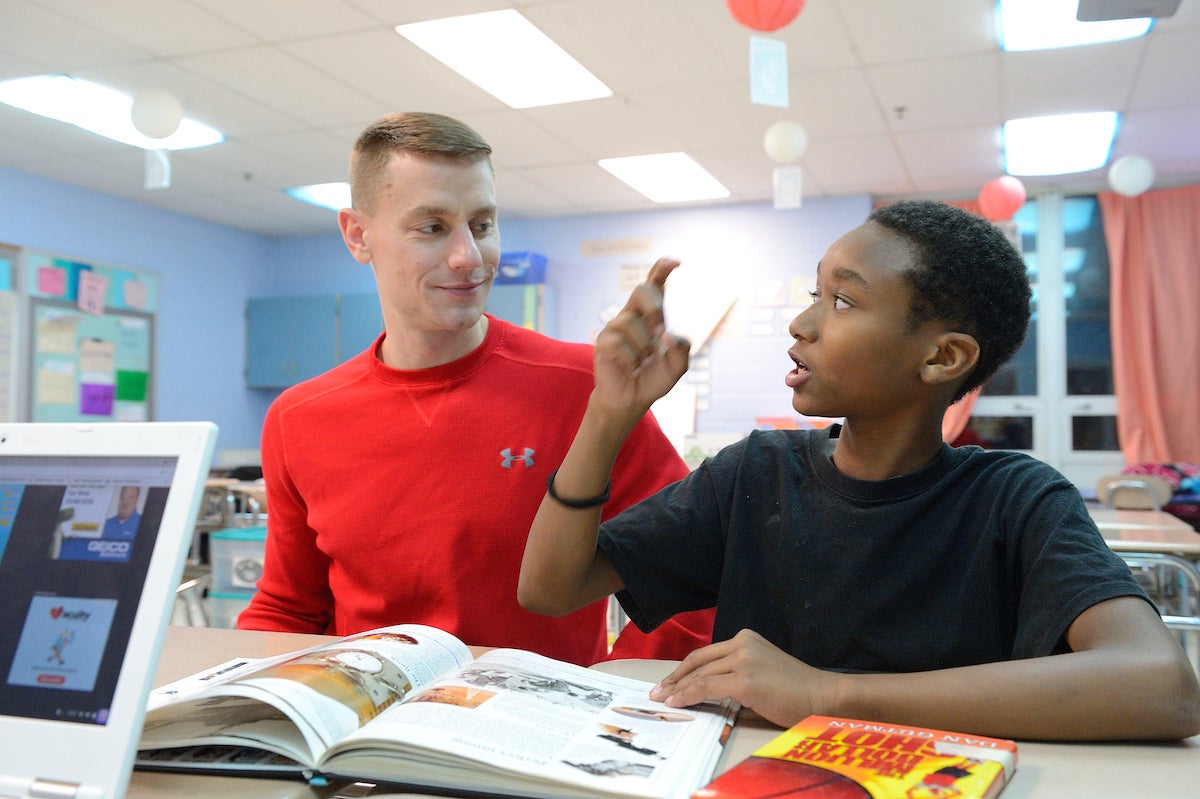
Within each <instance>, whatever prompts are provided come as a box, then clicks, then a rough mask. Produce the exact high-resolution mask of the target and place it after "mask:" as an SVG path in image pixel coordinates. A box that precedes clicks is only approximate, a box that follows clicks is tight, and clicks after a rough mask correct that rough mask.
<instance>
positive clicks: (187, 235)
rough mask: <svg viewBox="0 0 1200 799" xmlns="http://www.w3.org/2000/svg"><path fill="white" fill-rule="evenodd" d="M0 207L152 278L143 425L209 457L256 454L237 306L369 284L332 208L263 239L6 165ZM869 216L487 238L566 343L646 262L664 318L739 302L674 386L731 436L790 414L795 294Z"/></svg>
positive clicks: (855, 210) (36, 229)
mask: <svg viewBox="0 0 1200 799" xmlns="http://www.w3.org/2000/svg"><path fill="white" fill-rule="evenodd" d="M0 208H3V209H4V213H3V214H0V241H4V242H7V243H11V244H16V245H18V246H20V247H26V248H30V249H37V250H44V251H49V252H53V253H56V254H62V255H65V256H69V257H74V258H77V259H79V260H82V261H88V260H93V261H103V262H109V263H114V264H122V265H127V266H130V267H134V268H139V269H149V270H153V271H155V272H157V273H158V274H159V276H160V281H161V283H160V287H161V294H160V307H159V311H158V319H157V328H156V332H157V342H156V343H157V360H156V364H155V366H156V379H155V410H156V418H158V419H162V420H184V419H211V420H213V421H215V422H216V423H217V424H218V425H219V427H220V428H221V435H220V439H219V441H218V448H219V449H255V448H257V446H258V436H259V429H260V426H261V423H262V418H263V414H264V413H265V411H266V407H267V405H268V404H269V402H270V401H271V399H273V398H274V392H263V391H253V390H248V389H246V388H245V382H244V375H243V368H244V363H243V361H244V358H245V355H244V337H245V318H244V307H245V302H246V299H247V298H249V297H258V296H278V295H309V294H330V293H364V292H373V291H374V288H375V284H374V279H373V277H372V275H371V269H370V267H369V266H364V265H361V264H358V263H357V262H355V261H354V259H353V258H351V257H350V255H349V253H348V252H347V251H346V248H345V245H344V244H343V243H342V240H341V236H340V235H339V234H338V233H337V221H336V217H335V215H334V214H333V213H332V212H331V213H330V215H329V230H330V233H329V235H324V236H307V237H290V238H279V239H273V238H269V237H265V236H258V235H255V234H252V233H247V232H244V231H239V230H235V229H233V228H228V227H225V226H222V225H217V224H214V223H210V222H205V221H201V220H197V219H194V218H191V217H187V216H183V215H180V214H174V213H170V212H167V211H163V210H160V209H157V208H154V207H151V206H147V205H142V204H139V203H135V202H132V201H128V200H123V199H118V198H114V197H110V196H108V195H104V194H100V193H98V192H93V191H88V190H85V189H80V188H76V187H73V186H69V185H66V184H63V183H58V182H56V181H51V180H46V179H43V178H38V177H34V176H31V175H28V174H25V173H22V172H19V171H16V170H11V169H5V168H0ZM870 208H871V201H870V198H869V197H868V196H866V195H859V196H853V197H840V198H831V199H822V200H810V201H806V203H805V205H804V207H803V208H801V209H799V210H793V211H775V210H774V209H772V208H771V207H770V206H769V205H736V206H720V207H708V208H702V207H679V208H672V209H668V210H660V211H653V212H647V213H636V214H607V215H594V216H581V217H556V218H551V219H510V218H505V217H502V218H501V233H502V239H503V245H504V249H505V250H506V251H514V250H534V251H536V252H539V253H542V254H544V255H545V256H547V259H548V266H547V270H546V281H547V284H548V286H550V287H551V290H553V291H555V292H556V293H557V297H558V304H557V305H558V313H559V318H558V320H557V321H558V326H557V329H558V333H559V335H560V336H561V337H562V338H565V339H568V340H574V341H586V340H589V339H590V338H591V336H592V334H593V333H594V332H595V330H597V329H598V328H599V327H600V326H601V325H602V324H603V320H604V319H605V317H606V316H607V315H608V314H610V313H612V312H613V311H614V310H615V309H616V308H619V307H620V305H621V304H622V303H623V302H624V300H625V297H626V295H627V284H628V281H629V279H630V275H633V274H636V272H637V271H638V270H639V269H644V268H645V267H648V266H649V264H650V263H651V262H652V261H653V260H654V259H655V258H656V257H658V256H659V255H671V256H675V257H678V258H681V259H682V260H683V262H684V266H683V268H682V269H681V270H680V272H677V273H676V276H675V277H673V278H672V282H673V284H677V285H678V286H679V287H680V291H679V292H677V293H676V295H672V294H671V293H670V289H668V306H667V311H668V315H669V317H670V315H671V313H672V307H673V306H672V300H676V299H677V297H683V296H684V295H685V294H687V292H684V291H683V287H685V286H692V287H696V286H703V287H705V289H706V290H707V291H708V293H710V294H714V293H715V294H716V295H718V296H725V297H733V296H737V297H739V298H740V299H739V301H738V303H737V304H736V305H735V309H734V311H733V312H732V313H731V314H730V316H729V317H727V319H726V322H725V324H724V325H723V326H722V328H721V330H720V331H719V333H718V335H717V336H716V337H715V339H714V340H713V341H712V342H711V344H710V345H709V346H708V347H707V348H706V349H705V350H704V351H703V352H701V353H700V354H699V355H698V357H697V358H695V359H694V361H693V363H694V368H693V373H692V374H691V375H689V377H688V378H687V380H689V381H691V382H695V383H697V384H698V385H700V386H701V387H702V394H703V396H704V403H705V404H704V405H703V406H702V410H701V412H700V413H699V415H698V418H697V427H698V429H700V430H701V431H710V432H744V431H745V430H747V429H749V427H750V426H751V425H752V424H753V420H754V418H755V417H756V416H789V415H792V410H791V406H790V401H789V397H790V394H789V392H788V391H787V390H786V388H785V387H784V385H783V375H784V374H785V373H786V372H787V370H788V369H790V368H791V362H790V361H789V360H788V359H787V355H786V350H787V347H788V346H789V343H790V340H789V338H788V336H787V333H786V325H787V322H788V321H789V320H790V318H791V316H792V315H793V314H794V313H795V311H796V310H797V308H798V307H799V306H801V305H803V304H804V303H806V302H807V301H808V300H807V297H805V296H803V291H804V290H807V286H808V282H810V281H811V279H812V277H813V276H814V275H815V273H816V265H817V261H818V260H819V259H820V257H821V255H822V253H823V252H824V251H825V248H826V247H828V246H829V244H830V243H831V242H832V241H833V240H834V239H836V238H837V237H838V236H840V235H841V234H842V233H844V232H845V231H847V230H849V229H850V228H853V227H855V226H856V225H858V224H860V223H861V222H862V221H863V219H864V218H865V217H866V216H867V214H868V213H869V212H870ZM597 253H601V254H597ZM685 271H686V274H685ZM777 290H778V291H777ZM693 296H694V295H693ZM679 301H682V300H679ZM685 312H686V309H682V308H680V309H678V314H677V315H678V316H682V315H683V314H684V313H685ZM22 390H23V389H22Z"/></svg>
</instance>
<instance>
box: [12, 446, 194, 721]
mask: <svg viewBox="0 0 1200 799" xmlns="http://www.w3.org/2000/svg"><path fill="white" fill-rule="evenodd" d="M176 463H177V458H175V457H169V456H144V457H143V456H137V457H128V456H122V457H99V456H60V455H46V456H42V455H17V456H12V457H3V458H0V589H2V590H0V714H2V715H8V716H18V717H24V718H29V719H47V720H56V721H68V722H78V723H80V724H100V725H103V724H106V723H108V720H109V713H110V709H111V708H112V702H113V696H114V693H115V690H116V685H117V679H118V677H119V676H120V674H121V668H122V665H123V662H124V659H125V653H126V648H127V645H128V643H129V640H130V631H131V629H132V627H133V622H134V617H135V615H136V614H137V609H138V603H139V601H140V599H141V596H142V589H143V584H144V582H145V579H146V573H147V570H148V568H149V566H150V560H151V555H152V554H153V552H154V545H155V541H156V540H157V537H158V534H159V527H160V524H161V522H162V518H163V509H164V507H165V506H166V502H167V495H168V493H169V491H170V487H171V483H172V480H173V478H174V474H175V468H176Z"/></svg>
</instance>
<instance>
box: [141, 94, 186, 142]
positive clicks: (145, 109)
mask: <svg viewBox="0 0 1200 799" xmlns="http://www.w3.org/2000/svg"><path fill="white" fill-rule="evenodd" d="M129 116H130V117H131V118H132V119H133V126H134V127H135V128H137V129H138V132H139V133H141V134H142V135H144V136H149V137H150V138H151V139H165V138H167V137H168V136H170V135H171V134H172V133H174V132H175V131H176V130H178V129H179V123H180V122H181V121H182V120H183V104H182V103H180V102H179V98H177V97H176V96H175V95H173V94H171V93H170V92H168V91H166V90H164V89H143V90H141V91H139V92H138V93H137V94H135V95H133V105H132V106H130V108H129Z"/></svg>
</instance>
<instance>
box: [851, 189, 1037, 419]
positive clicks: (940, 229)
mask: <svg viewBox="0 0 1200 799" xmlns="http://www.w3.org/2000/svg"><path fill="white" fill-rule="evenodd" d="M868 222H874V223H876V224H879V225H882V226H883V227H885V228H887V229H888V230H891V231H893V232H895V233H897V234H899V235H900V236H903V237H904V238H905V239H907V240H908V242H909V244H910V245H911V246H912V249H913V253H914V256H915V257H914V259H913V265H912V267H911V268H910V269H908V270H907V271H906V272H905V274H904V276H905V278H906V279H907V280H908V282H909V285H910V286H911V287H912V289H913V291H912V307H911V309H910V312H909V327H910V329H913V330H915V329H916V328H917V327H918V326H919V325H921V324H923V323H924V322H927V321H930V320H933V319H939V320H942V321H944V322H947V323H949V324H951V325H953V326H954V327H955V328H956V329H957V330H958V331H959V332H962V333H966V334H968V335H970V336H972V337H974V339H975V340H976V341H977V342H979V360H978V362H976V364H975V368H974V370H972V372H971V374H970V375H968V376H967V379H966V380H965V381H964V382H963V383H962V385H961V386H959V389H958V393H957V394H955V396H954V399H955V400H958V399H961V398H962V397H963V396H964V395H966V394H967V392H969V391H971V390H972V389H974V388H976V387H978V386H980V385H982V384H983V382H984V381H985V380H987V379H988V378H989V377H991V376H992V374H993V373H995V371H996V370H997V369H998V368H999V367H1000V366H1001V365H1002V364H1004V362H1005V361H1007V360H1008V359H1009V358H1011V357H1012V356H1013V354H1014V353H1015V352H1016V351H1017V349H1018V348H1019V347H1020V346H1021V343H1022V342H1023V341H1024V340H1025V333H1026V331H1027V330H1028V328H1029V316H1030V307H1029V301H1030V297H1031V291H1030V288H1029V278H1028V276H1027V275H1026V273H1025V261H1024V259H1022V257H1021V254H1020V253H1019V252H1017V249H1016V248H1015V247H1014V246H1013V245H1012V242H1011V241H1009V239H1008V237H1007V236H1006V235H1005V234H1004V233H1003V232H1002V231H1001V230H1000V229H999V228H997V227H996V226H995V225H993V224H992V223H991V222H989V221H988V220H986V219H984V218H982V217H980V216H976V215H975V214H971V213H968V212H966V211H964V210H962V209H960V208H955V207H954V206H951V205H947V204H945V203H940V202H934V201H932V200H903V201H899V202H894V203H890V204H888V205H883V206H880V207H879V208H876V209H875V211H874V212H872V213H871V215H870V217H868Z"/></svg>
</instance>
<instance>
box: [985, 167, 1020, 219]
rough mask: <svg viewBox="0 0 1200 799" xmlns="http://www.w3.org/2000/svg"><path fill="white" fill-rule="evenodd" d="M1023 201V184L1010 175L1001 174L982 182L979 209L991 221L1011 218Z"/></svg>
mask: <svg viewBox="0 0 1200 799" xmlns="http://www.w3.org/2000/svg"><path fill="white" fill-rule="evenodd" d="M1024 203H1025V184H1024V183H1022V182H1021V181H1019V180H1017V179H1016V178H1014V177H1013V176H1012V175H1001V176H1000V177H998V178H993V179H992V180H989V181H988V182H987V183H985V184H983V188H982V189H981V190H980V192H979V210H980V212H981V213H982V214H983V215H984V216H985V217H986V218H988V219H990V220H991V221H993V222H1002V221H1004V220H1007V219H1012V217H1013V214H1015V213H1016V212H1017V211H1018V210H1019V209H1020V208H1021V206H1022V205H1024Z"/></svg>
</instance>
